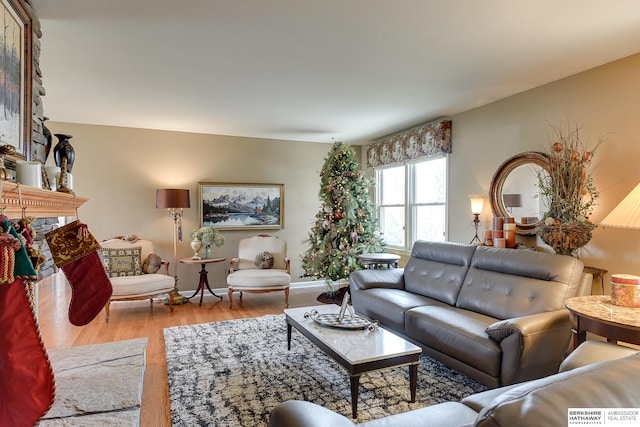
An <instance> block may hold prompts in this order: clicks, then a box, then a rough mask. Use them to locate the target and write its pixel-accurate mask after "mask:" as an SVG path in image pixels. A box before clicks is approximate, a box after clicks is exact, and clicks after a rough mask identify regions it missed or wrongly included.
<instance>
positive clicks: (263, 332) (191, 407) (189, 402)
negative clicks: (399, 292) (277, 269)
mask: <svg viewBox="0 0 640 427" xmlns="http://www.w3.org/2000/svg"><path fill="white" fill-rule="evenodd" d="M164 340H165V347H166V353H167V371H168V377H169V395H170V400H171V419H172V422H173V425H174V426H176V427H178V426H189V427H191V426H241V427H250V426H266V425H267V422H268V420H269V412H270V411H271V409H273V407H275V406H276V405H277V404H278V403H280V402H283V401H285V400H288V399H300V400H307V401H310V402H314V403H317V404H319V405H322V406H324V407H326V408H329V409H331V410H333V411H336V412H339V413H340V414H343V415H345V416H347V417H349V418H350V417H351V398H350V396H351V394H350V388H349V387H350V386H349V375H348V374H347V372H346V371H345V370H344V368H342V367H341V366H340V365H338V364H337V363H336V362H334V361H333V360H332V359H330V358H329V357H328V356H326V355H325V354H324V353H322V352H321V351H320V350H318V349H317V348H316V347H315V346H314V345H313V344H311V342H310V341H308V340H307V339H306V338H305V337H304V336H303V335H302V334H300V333H299V332H298V331H296V330H295V329H294V330H293V334H292V340H291V350H290V351H288V350H287V328H286V322H285V318H284V315H269V316H262V317H257V318H252V319H242V320H229V321H222V322H213V323H203V324H196V325H188V326H177V327H172V328H166V329H164ZM482 390H486V386H484V385H482V384H480V383H478V382H476V381H474V380H472V379H470V378H468V377H467V376H465V375H463V374H461V373H459V372H457V371H454V370H452V369H449V368H447V367H446V366H444V365H442V364H441V363H439V362H437V361H435V360H434V359H431V358H429V357H427V356H424V355H422V356H421V357H420V367H419V369H418V392H417V397H416V402H415V403H411V402H410V394H409V373H408V368H407V367H402V368H394V369H388V370H383V371H377V372H371V373H366V374H363V375H362V377H361V378H360V396H359V400H358V418H357V420H354V421H357V422H363V421H367V420H371V419H377V418H382V417H384V416H387V415H390V414H395V413H399V412H406V411H409V410H411V409H416V408H421V407H424V406H429V405H433V404H436V403H440V402H444V401H449V400H460V399H462V398H463V397H465V396H468V395H470V394H473V393H476V392H478V391H482Z"/></svg>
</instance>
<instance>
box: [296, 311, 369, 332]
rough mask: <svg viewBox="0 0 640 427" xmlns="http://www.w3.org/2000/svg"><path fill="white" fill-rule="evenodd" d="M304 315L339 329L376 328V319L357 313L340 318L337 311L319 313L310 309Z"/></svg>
mask: <svg viewBox="0 0 640 427" xmlns="http://www.w3.org/2000/svg"><path fill="white" fill-rule="evenodd" d="M304 317H305V318H307V319H312V320H313V321H314V322H316V323H318V324H320V325H322V326H328V327H331V328H341V329H368V330H369V331H375V330H376V329H378V321H377V320H376V321H373V322H372V321H370V320H368V319H365V318H364V317H361V316H358V315H357V314H351V315H349V314H347V315H343V316H342V320H340V317H341V316H340V314H339V313H325V314H320V313H318V312H317V311H316V310H311V312H309V313H305V314H304Z"/></svg>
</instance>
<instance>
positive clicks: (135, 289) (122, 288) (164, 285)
mask: <svg viewBox="0 0 640 427" xmlns="http://www.w3.org/2000/svg"><path fill="white" fill-rule="evenodd" d="M109 280H111V286H112V288H113V294H112V295H111V299H115V298H116V297H128V296H144V295H146V294H149V295H157V294H159V293H162V292H163V290H164V291H166V292H167V293H169V292H170V291H172V290H173V286H174V283H175V279H174V278H173V277H171V276H167V275H166V274H141V275H139V276H123V277H112V278H111V279H109Z"/></svg>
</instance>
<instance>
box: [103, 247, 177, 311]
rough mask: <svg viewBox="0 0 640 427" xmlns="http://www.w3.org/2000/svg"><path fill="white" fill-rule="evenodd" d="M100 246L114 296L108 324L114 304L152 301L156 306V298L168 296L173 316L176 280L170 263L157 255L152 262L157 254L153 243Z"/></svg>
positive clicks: (108, 303)
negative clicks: (114, 302)
mask: <svg viewBox="0 0 640 427" xmlns="http://www.w3.org/2000/svg"><path fill="white" fill-rule="evenodd" d="M100 246H101V247H102V249H101V250H100V252H101V255H102V262H103V265H104V266H105V270H106V272H107V276H109V280H110V281H111V286H112V287H113V294H112V295H111V298H110V300H109V301H108V302H107V304H106V305H105V312H106V321H107V322H108V321H109V308H110V307H109V306H110V304H111V302H112V301H135V300H145V299H148V300H150V301H151V302H152V303H153V298H155V297H159V296H162V295H168V296H169V309H170V311H171V312H173V296H174V282H175V279H174V278H173V277H172V276H169V262H168V261H164V260H161V259H160V257H158V256H157V255H155V256H152V257H150V258H149V255H150V254H153V253H154V252H153V243H151V242H150V241H149V240H144V239H137V240H136V239H130V240H125V239H122V238H114V239H109V240H105V241H103V242H101V243H100ZM145 260H146V261H147V265H145ZM149 261H150V262H149ZM149 264H150V265H149ZM156 270H157V272H156ZM145 271H149V273H146V272H145ZM161 273H164V274H161Z"/></svg>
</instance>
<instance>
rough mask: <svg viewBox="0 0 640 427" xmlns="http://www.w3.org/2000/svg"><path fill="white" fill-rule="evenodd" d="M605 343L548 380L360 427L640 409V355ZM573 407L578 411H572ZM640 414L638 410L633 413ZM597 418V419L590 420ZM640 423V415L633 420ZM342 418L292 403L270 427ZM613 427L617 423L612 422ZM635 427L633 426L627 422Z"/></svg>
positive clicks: (508, 426)
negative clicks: (613, 409) (597, 409)
mask: <svg viewBox="0 0 640 427" xmlns="http://www.w3.org/2000/svg"><path fill="white" fill-rule="evenodd" d="M637 351H638V350H635V349H630V348H627V347H622V346H618V345H616V344H610V343H606V342H601V341H586V342H585V343H583V344H582V345H581V346H580V347H578V349H576V351H574V352H573V353H571V354H570V355H569V357H568V358H567V359H566V360H565V361H564V362H563V363H562V365H561V366H560V372H559V373H557V374H554V375H551V376H549V377H546V378H541V379H537V380H532V381H528V382H525V383H522V384H513V385H510V386H506V387H500V388H497V389H492V390H488V391H485V392H481V393H477V394H474V395H471V396H469V397H467V398H465V399H463V400H462V401H461V402H445V403H440V404H437V405H433V406H428V407H425V408H420V409H416V410H413V411H409V412H405V413H401V414H396V415H391V416H388V417H385V418H381V419H377V420H373V421H369V422H366V423H363V424H359V425H360V426H361V427H391V426H399V427H413V426H416V427H417V426H430V427H462V426H477V427H493V426H502V427H513V426H520V427H540V426H566V425H568V420H569V418H568V417H569V416H572V417H575V418H574V420H577V419H578V418H579V417H583V418H582V419H583V420H586V418H587V417H601V418H600V421H601V422H598V423H597V422H591V423H589V422H584V423H582V424H573V425H588V424H595V425H604V424H605V423H604V420H603V418H602V417H604V416H605V415H604V414H603V413H602V411H596V410H594V411H590V409H589V408H631V409H633V408H640V353H637ZM571 408H575V411H574V412H571V413H570V412H569V410H570V409H571ZM635 412H636V413H638V411H637V410H636V411H635ZM591 419H593V418H591ZM635 420H636V422H637V423H638V424H640V415H637V416H636V418H635ZM354 425H355V424H354V423H353V422H352V421H351V420H350V419H348V418H347V417H344V416H342V415H340V414H337V413H335V412H332V411H330V410H328V409H326V408H323V407H322V406H318V405H315V404H313V403H310V402H304V401H297V400H290V401H287V402H284V403H281V404H280V405H278V406H276V407H275V408H274V409H273V411H272V412H271V417H270V422H269V426H270V427H325V426H327V427H328V426H331V427H343V426H344V427H352V426H354ZM612 425H614V424H612ZM625 425H631V424H625Z"/></svg>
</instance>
